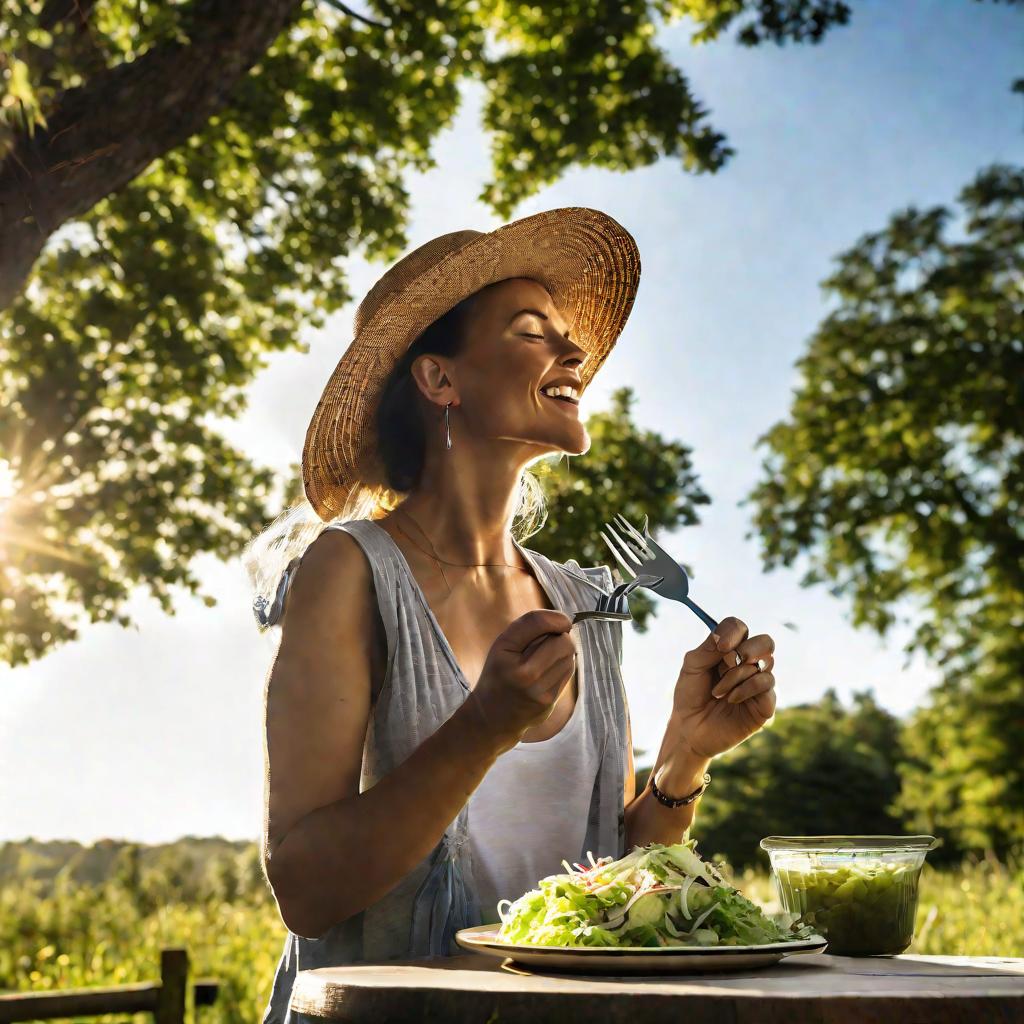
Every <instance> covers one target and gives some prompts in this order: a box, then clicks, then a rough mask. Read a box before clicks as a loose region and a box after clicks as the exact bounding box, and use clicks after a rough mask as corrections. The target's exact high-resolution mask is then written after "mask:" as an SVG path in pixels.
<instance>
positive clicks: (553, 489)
mask: <svg viewBox="0 0 1024 1024" xmlns="http://www.w3.org/2000/svg"><path fill="white" fill-rule="evenodd" d="M634 401H635V399H634V397H633V392H632V390H631V389H630V388H620V389H618V390H617V391H615V392H614V393H613V394H612V400H611V406H610V408H609V409H607V410H604V411H601V412H596V413H593V414H592V415H591V416H589V417H588V418H587V432H588V433H589V434H590V437H591V442H592V446H591V449H590V451H588V452H587V454H586V455H581V456H578V457H574V458H572V459H569V458H564V459H562V460H559V461H558V462H557V463H552V462H541V463H539V464H538V465H537V466H536V467H535V472H536V473H537V476H538V477H539V478H540V481H541V484H542V486H543V488H544V492H545V496H546V499H547V505H548V518H547V523H546V525H545V528H544V529H543V530H542V531H541V532H540V533H538V534H536V535H535V536H534V537H532V538H531V539H530V541H529V544H530V546H531V547H533V548H535V549H536V550H538V551H541V552H543V553H544V554H545V555H547V556H548V557H549V558H554V559H556V560H558V561H563V562H564V561H566V560H567V559H569V558H575V559H576V560H577V561H578V562H580V563H581V564H582V565H603V564H607V563H609V562H610V563H612V564H613V565H614V559H613V558H612V556H611V554H610V553H609V551H608V549H607V547H606V546H605V544H604V542H603V541H602V540H601V532H600V531H601V530H602V529H603V528H604V524H605V523H606V522H608V520H610V519H611V518H612V517H613V516H614V515H615V514H616V513H621V514H622V515H624V516H625V517H626V518H627V519H629V520H630V522H633V523H636V524H637V525H638V526H639V525H640V524H642V523H643V520H644V516H648V517H649V519H650V526H651V530H652V532H653V531H654V530H656V529H659V528H660V529H663V530H672V529H675V528H676V527H678V526H680V525H682V526H693V525H694V524H696V523H697V522H699V520H698V518H697V506H698V505H706V504H708V502H709V501H710V500H711V499H710V498H709V497H708V496H707V494H705V493H704V491H703V490H701V487H700V484H699V483H698V482H697V475H696V473H695V472H694V470H693V464H692V462H691V459H690V454H691V449H690V448H688V447H687V446H686V445H684V444H682V443H681V442H679V441H669V440H667V439H665V438H664V437H662V436H661V435H660V434H657V433H655V432H654V431H652V430H641V429H640V428H639V427H638V426H637V425H636V423H635V422H634V421H633V417H632V409H633V405H634ZM629 606H630V611H631V612H632V614H633V626H634V627H635V628H636V629H637V630H639V631H640V632H643V631H644V630H645V629H646V626H647V622H648V618H649V616H650V615H652V614H654V602H653V601H651V600H650V599H649V598H648V597H647V596H646V595H645V594H642V593H637V594H634V595H631V597H630V601H629Z"/></svg>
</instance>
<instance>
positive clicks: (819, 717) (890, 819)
mask: <svg viewBox="0 0 1024 1024" xmlns="http://www.w3.org/2000/svg"><path fill="white" fill-rule="evenodd" d="M901 733H902V724H901V723H900V721H899V719H897V718H896V717H895V716H893V715H891V714H889V712H887V711H886V710H885V709H884V708H882V707H880V706H879V705H878V704H877V703H876V702H875V699H874V696H873V695H872V694H871V693H870V691H869V692H865V693H858V694H854V697H853V706H852V707H851V708H849V709H847V708H845V707H843V705H842V703H841V702H840V700H839V698H838V697H837V696H836V694H835V692H834V691H833V690H829V691H827V692H826V694H825V695H824V696H823V697H822V698H821V700H820V701H819V702H818V703H817V704H801V705H796V706H794V707H788V708H786V709H785V711H784V712H783V713H782V714H780V715H778V717H777V718H775V719H774V720H773V722H772V724H771V726H770V727H769V728H767V729H763V730H762V731H761V732H759V733H756V734H755V735H754V736H752V737H751V738H750V739H749V740H747V741H746V742H745V743H743V744H742V745H741V746H739V747H737V748H736V749H735V750H732V751H729V752H728V753H727V754H724V755H722V756H721V757H718V758H716V759H715V767H713V768H712V771H713V773H714V776H715V778H714V788H713V790H709V792H708V795H707V796H706V797H705V798H704V799H703V800H702V801H701V809H700V811H699V812H698V814H697V817H696V819H695V821H694V825H693V828H692V830H691V835H692V836H693V838H695V839H696V840H697V842H698V844H699V847H700V849H701V850H702V852H703V853H704V855H705V856H711V857H714V856H717V855H724V856H725V857H726V859H727V860H728V861H729V863H730V864H732V865H733V866H734V867H743V866H746V865H750V864H756V863H759V857H760V856H763V855H761V854H760V851H759V847H758V844H759V843H760V841H761V840H762V839H763V838H764V837H765V836H768V835H844V834H845V835H849V834H853V835H865V834H867V835H871V834H875V835H878V834H882V835H885V834H892V833H894V832H898V831H899V829H900V822H899V818H898V816H897V815H896V814H895V813H894V812H893V811H892V810H891V809H890V808H891V805H892V804H893V801H894V800H895V798H896V796H897V794H898V792H899V787H900V780H899V774H898V770H897V766H898V762H899V760H900V757H901V754H900V751H901ZM837 797H841V798H837Z"/></svg>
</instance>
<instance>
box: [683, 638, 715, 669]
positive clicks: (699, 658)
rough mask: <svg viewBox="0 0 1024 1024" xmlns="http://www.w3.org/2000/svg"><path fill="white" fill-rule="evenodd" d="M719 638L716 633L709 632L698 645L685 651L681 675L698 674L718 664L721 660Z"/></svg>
mask: <svg viewBox="0 0 1024 1024" xmlns="http://www.w3.org/2000/svg"><path fill="white" fill-rule="evenodd" d="M720 639H721V638H720V636H719V634H718V633H709V634H708V635H707V636H706V637H705V638H704V643H702V644H701V645H700V647H695V648H694V649H693V650H692V651H687V652H686V654H685V655H684V656H683V675H700V674H701V673H702V672H707V671H708V669H710V668H712V667H713V666H714V665H716V664H718V662H720V661H721V660H722V654H721V652H720V651H719V649H718V642H719V640H720Z"/></svg>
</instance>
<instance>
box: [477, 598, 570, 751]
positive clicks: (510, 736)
mask: <svg viewBox="0 0 1024 1024" xmlns="http://www.w3.org/2000/svg"><path fill="white" fill-rule="evenodd" d="M571 628H572V619H570V618H569V616H568V615H566V614H565V613H564V612H560V611H555V610H554V609H548V608H539V609H536V610H535V611H532V612H527V613H526V614H525V615H521V616H520V617H519V618H518V619H515V620H513V621H512V622H511V623H510V624H509V625H508V626H507V627H506V628H505V630H504V631H503V632H502V633H501V634H500V635H499V636H498V638H497V639H496V640H495V641H494V643H493V644H491V649H490V651H489V652H488V654H487V660H486V661H485V662H484V667H483V671H482V672H481V673H480V679H479V680H478V681H477V684H476V686H475V687H474V688H473V691H472V693H471V694H470V695H469V698H468V699H467V704H469V705H471V706H472V707H474V708H475V709H476V711H477V713H478V716H479V717H480V719H481V721H482V724H483V727H484V729H486V730H487V732H488V733H490V734H491V736H492V737H493V738H494V739H495V740H496V742H497V743H498V745H499V747H500V749H501V751H505V750H508V749H511V748H512V747H514V746H515V745H516V744H517V743H518V742H519V740H520V739H521V738H522V735H523V733H524V732H526V730H527V729H529V728H531V727H532V726H534V725H538V724H539V723H541V722H543V721H544V720H545V719H546V718H547V717H548V715H550V714H551V711H552V709H553V708H554V706H555V702H556V701H557V700H558V697H559V694H561V692H562V690H563V688H564V687H565V684H566V683H568V682H569V680H570V679H571V678H572V673H573V669H574V668H575V665H576V645H575V643H574V642H573V639H572V636H571V635H570V633H569V630H570V629H571Z"/></svg>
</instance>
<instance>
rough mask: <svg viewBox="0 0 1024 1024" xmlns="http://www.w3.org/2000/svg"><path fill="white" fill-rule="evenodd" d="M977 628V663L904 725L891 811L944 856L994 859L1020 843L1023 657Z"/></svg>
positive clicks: (1016, 647) (1016, 646)
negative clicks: (931, 838) (985, 854)
mask: <svg viewBox="0 0 1024 1024" xmlns="http://www.w3.org/2000/svg"><path fill="white" fill-rule="evenodd" d="M1020 630H1021V626H1020V625H1018V627H1017V632H1016V633H1015V634H1012V633H1007V632H1005V631H1004V632H996V633H995V634H989V633H988V632H987V630H986V629H985V625H984V623H979V632H978V643H979V646H980V647H981V648H982V654H981V657H980V658H979V659H978V660H977V662H976V664H975V665H974V667H973V668H972V669H971V671H970V672H957V673H953V674H951V675H950V676H949V677H948V678H947V679H945V680H944V681H943V682H942V683H941V684H940V685H939V686H938V687H937V688H936V689H935V691H934V692H933V693H932V694H931V695H930V698H929V700H928V702H927V703H926V704H925V705H924V707H922V708H920V709H919V710H918V711H917V712H916V713H915V714H914V716H913V717H912V718H911V720H910V723H909V724H908V728H907V731H906V737H905V744H906V754H907V763H906V764H905V765H904V766H903V768H902V771H901V776H902V780H903V785H902V789H901V792H900V796H899V800H898V802H897V806H898V809H899V811H900V812H901V813H902V815H903V816H904V818H905V820H906V821H907V822H908V824H909V825H910V826H911V827H912V828H915V829H918V830H920V831H923V832H927V833H931V834H934V835H937V836H941V837H942V838H943V839H944V840H945V842H946V845H947V846H948V847H949V848H951V849H959V850H971V849H973V850H979V849H980V850H992V851H994V852H995V853H997V854H999V855H1006V854H1009V853H1010V852H1011V851H1014V850H1016V849H1019V847H1020V845H1021V843H1022V841H1024V756H1022V755H1024V649H1022V646H1021V642H1020Z"/></svg>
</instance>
